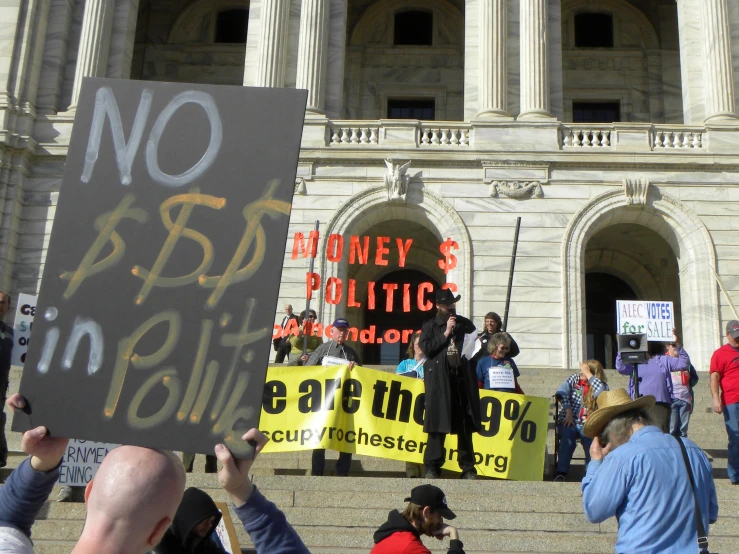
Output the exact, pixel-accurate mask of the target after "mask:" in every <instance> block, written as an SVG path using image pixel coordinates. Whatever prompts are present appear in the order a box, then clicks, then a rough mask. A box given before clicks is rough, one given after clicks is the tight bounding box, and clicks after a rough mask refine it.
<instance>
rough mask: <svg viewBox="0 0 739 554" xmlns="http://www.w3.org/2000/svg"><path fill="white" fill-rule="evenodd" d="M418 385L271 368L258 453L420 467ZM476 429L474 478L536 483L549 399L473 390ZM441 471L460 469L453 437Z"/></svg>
mask: <svg viewBox="0 0 739 554" xmlns="http://www.w3.org/2000/svg"><path fill="white" fill-rule="evenodd" d="M424 398H425V393H424V385H423V381H421V380H419V379H412V378H410V377H401V376H399V375H395V374H394V373H386V372H384V371H377V370H374V369H367V368H363V367H355V368H354V369H353V370H352V371H349V370H348V369H347V366H336V367H326V368H324V367H292V366H288V367H271V368H269V371H268V372H267V382H266V383H265V385H264V402H263V405H262V415H261V419H260V420H259V427H260V429H261V430H262V431H263V432H264V433H265V434H267V435H268V436H269V437H270V439H272V440H270V442H269V443H267V446H266V447H265V449H264V452H294V451H297V450H311V449H314V448H319V447H320V448H329V449H331V450H339V451H341V452H352V453H356V454H362V455H366V456H376V457H378V458H388V459H391V460H401V461H406V462H417V463H423V451H424V448H425V446H426V433H424V432H423V414H424ZM480 404H481V405H480V408H481V413H482V430H481V431H480V433H479V434H476V435H475V436H474V446H475V461H476V462H477V472H478V474H480V475H486V476H488V477H497V478H499V479H514V480H517V481H541V480H542V474H543V471H544V452H545V445H546V435H547V427H548V420H549V399H547V398H541V397H538V396H522V395H520V394H507V393H500V392H490V391H484V390H481V391H480ZM444 446H445V448H446V460H447V461H446V463H445V464H444V466H443V467H444V469H448V470H452V471H459V466H458V464H457V451H456V448H457V437H456V436H455V435H448V436H447V438H446V443H445V444H444Z"/></svg>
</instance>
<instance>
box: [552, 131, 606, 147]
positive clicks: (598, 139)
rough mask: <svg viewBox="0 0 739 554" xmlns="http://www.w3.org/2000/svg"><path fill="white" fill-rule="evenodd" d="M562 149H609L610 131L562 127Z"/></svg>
mask: <svg viewBox="0 0 739 554" xmlns="http://www.w3.org/2000/svg"><path fill="white" fill-rule="evenodd" d="M561 146H562V148H609V147H611V146H612V144H611V129H610V128H604V127H601V128H598V127H595V126H587V127H569V126H568V127H565V126H563V127H562V143H561Z"/></svg>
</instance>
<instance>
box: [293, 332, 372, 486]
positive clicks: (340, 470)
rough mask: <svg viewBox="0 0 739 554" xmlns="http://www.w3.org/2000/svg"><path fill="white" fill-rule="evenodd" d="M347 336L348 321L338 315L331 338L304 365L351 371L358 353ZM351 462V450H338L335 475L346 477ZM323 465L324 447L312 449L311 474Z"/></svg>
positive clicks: (321, 468)
mask: <svg viewBox="0 0 739 554" xmlns="http://www.w3.org/2000/svg"><path fill="white" fill-rule="evenodd" d="M347 336H349V322H348V321H347V320H346V319H344V318H343V317H340V318H338V319H337V320H336V321H334V324H333V325H332V326H331V340H329V341H328V342H325V343H323V344H322V345H320V346H319V347H318V348H316V349H315V351H314V352H313V354H311V355H310V358H308V361H307V362H306V363H305V365H322V366H324V367H326V366H332V365H344V364H347V365H348V366H349V370H350V371H351V369H352V368H353V367H354V366H355V365H358V364H359V355H358V354H357V352H356V351H355V350H354V349H353V348H352V347H351V346H349V345H348V344H345V343H346V337H347ZM351 463H352V455H351V452H340V453H339V460H338V461H337V462H336V475H337V476H339V477H348V476H349V468H350V466H351ZM325 467H326V450H325V449H324V448H319V449H316V450H314V451H313V459H312V462H311V475H318V476H320V475H323V472H324V470H325Z"/></svg>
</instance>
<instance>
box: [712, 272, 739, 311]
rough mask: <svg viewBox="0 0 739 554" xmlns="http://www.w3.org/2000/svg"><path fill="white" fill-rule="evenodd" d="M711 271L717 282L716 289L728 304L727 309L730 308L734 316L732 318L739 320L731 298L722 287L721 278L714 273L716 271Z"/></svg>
mask: <svg viewBox="0 0 739 554" xmlns="http://www.w3.org/2000/svg"><path fill="white" fill-rule="evenodd" d="M711 271H713V276H714V277H715V278H716V281H717V282H718V287H719V288H720V289H721V292H723V293H724V297H725V298H726V301H727V302H728V303H729V307H730V308H731V311H732V312H733V314H734V317H735V318H736V319H739V314H737V312H736V306H734V303H733V302H732V301H731V296H729V293H728V292H726V287H724V282H723V281H722V280H721V277H719V276H718V273H716V270H715V269H714V268H711Z"/></svg>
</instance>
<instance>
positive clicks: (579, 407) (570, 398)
mask: <svg viewBox="0 0 739 554" xmlns="http://www.w3.org/2000/svg"><path fill="white" fill-rule="evenodd" d="M604 390H608V383H607V382H606V372H605V370H604V369H603V366H602V365H600V362H599V361H598V360H585V361H584V362H583V363H582V364H580V371H579V373H573V374H572V375H570V376H569V377H568V378H567V380H566V381H565V382H564V383H562V385H561V386H560V387H559V389H557V392H556V393H555V396H556V397H557V398H558V399H559V402H561V403H562V407H561V409H560V411H559V416H558V418H557V434H558V435H559V457H558V459H557V475H556V477H555V478H554V480H555V481H565V478H566V477H567V474H568V473H569V471H570V462H571V461H572V454H574V452H575V448H576V447H577V440H578V439H579V440H580V443H581V444H582V449H583V450H584V451H585V467H586V468H587V464H588V463H589V462H590V443H592V442H593V441H592V439H589V438H588V437H586V436H584V435H583V434H582V427H583V425H585V420H587V419H588V415H589V414H590V413H591V412H592V411H593V410H595V406H596V404H595V399H596V398H598V396H599V395H600V393H601V392H603V391H604Z"/></svg>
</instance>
